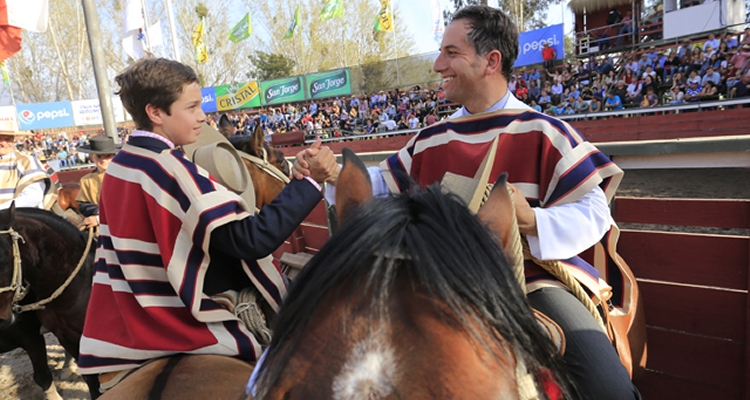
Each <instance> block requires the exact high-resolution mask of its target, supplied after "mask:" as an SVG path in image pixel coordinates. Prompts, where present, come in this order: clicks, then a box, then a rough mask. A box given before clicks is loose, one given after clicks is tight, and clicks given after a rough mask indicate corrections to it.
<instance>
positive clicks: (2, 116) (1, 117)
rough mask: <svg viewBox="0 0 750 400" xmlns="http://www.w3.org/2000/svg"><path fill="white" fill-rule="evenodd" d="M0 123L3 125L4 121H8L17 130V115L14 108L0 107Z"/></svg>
mask: <svg viewBox="0 0 750 400" xmlns="http://www.w3.org/2000/svg"><path fill="white" fill-rule="evenodd" d="M0 121H2V123H3V124H4V123H5V122H6V121H10V122H11V123H12V124H13V126H14V127H16V128H18V113H17V112H16V107H15V106H0ZM3 126H4V125H3Z"/></svg>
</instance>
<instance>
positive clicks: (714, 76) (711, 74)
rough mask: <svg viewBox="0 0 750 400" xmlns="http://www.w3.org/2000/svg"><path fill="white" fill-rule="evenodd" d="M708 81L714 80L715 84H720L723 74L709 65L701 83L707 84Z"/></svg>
mask: <svg viewBox="0 0 750 400" xmlns="http://www.w3.org/2000/svg"><path fill="white" fill-rule="evenodd" d="M706 82H713V84H714V85H715V86H718V85H719V84H720V83H721V75H719V73H718V72H716V71H715V70H714V68H713V67H708V68H707V69H706V74H705V75H703V79H701V85H703V86H706Z"/></svg>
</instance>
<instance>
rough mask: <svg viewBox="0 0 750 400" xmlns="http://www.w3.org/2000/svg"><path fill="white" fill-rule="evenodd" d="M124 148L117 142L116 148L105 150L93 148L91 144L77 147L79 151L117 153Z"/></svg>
mask: <svg viewBox="0 0 750 400" xmlns="http://www.w3.org/2000/svg"><path fill="white" fill-rule="evenodd" d="M121 148H122V145H121V144H116V145H115V147H114V148H109V149H103V150H94V149H92V148H91V146H88V145H83V146H79V147H78V148H77V150H78V152H79V153H89V154H116V153H117V152H118V151H120V149H121Z"/></svg>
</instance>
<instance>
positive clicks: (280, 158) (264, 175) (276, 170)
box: [229, 124, 292, 209]
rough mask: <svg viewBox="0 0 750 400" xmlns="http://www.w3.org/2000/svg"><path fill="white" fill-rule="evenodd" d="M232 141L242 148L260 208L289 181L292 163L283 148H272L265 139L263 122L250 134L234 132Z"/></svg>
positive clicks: (256, 202)
mask: <svg viewBox="0 0 750 400" xmlns="http://www.w3.org/2000/svg"><path fill="white" fill-rule="evenodd" d="M229 141H230V142H231V143H232V145H234V147H235V148H236V149H237V150H240V153H239V154H240V157H242V161H243V162H244V163H245V167H246V168H247V172H248V173H249V174H250V178H251V179H252V181H253V187H254V188H255V206H256V207H257V208H258V209H260V208H262V207H263V206H264V205H266V204H268V203H270V202H271V201H273V199H275V198H276V196H278V194H279V193H280V192H281V190H282V189H284V186H286V184H287V183H289V177H290V176H291V173H292V169H291V164H290V163H289V162H288V161H287V160H286V158H285V157H284V153H282V152H281V150H279V149H275V148H273V147H271V146H270V145H269V144H268V142H266V139H265V135H264V134H263V129H262V128H261V127H260V124H259V125H258V126H257V127H256V128H255V130H254V131H253V134H252V135H250V136H249V137H247V136H240V135H234V136H231V137H230V138H229Z"/></svg>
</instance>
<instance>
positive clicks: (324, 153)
mask: <svg viewBox="0 0 750 400" xmlns="http://www.w3.org/2000/svg"><path fill="white" fill-rule="evenodd" d="M305 161H306V162H307V164H308V165H309V168H310V177H311V178H313V179H315V181H316V182H318V183H323V182H328V183H331V184H336V181H337V180H338V179H339V171H340V170H341V167H339V164H338V163H337V162H336V156H335V155H334V154H333V151H332V150H331V149H330V148H329V147H328V146H323V147H321V148H320V149H319V150H318V152H317V154H316V155H315V156H312V157H311V156H310V155H305Z"/></svg>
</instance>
